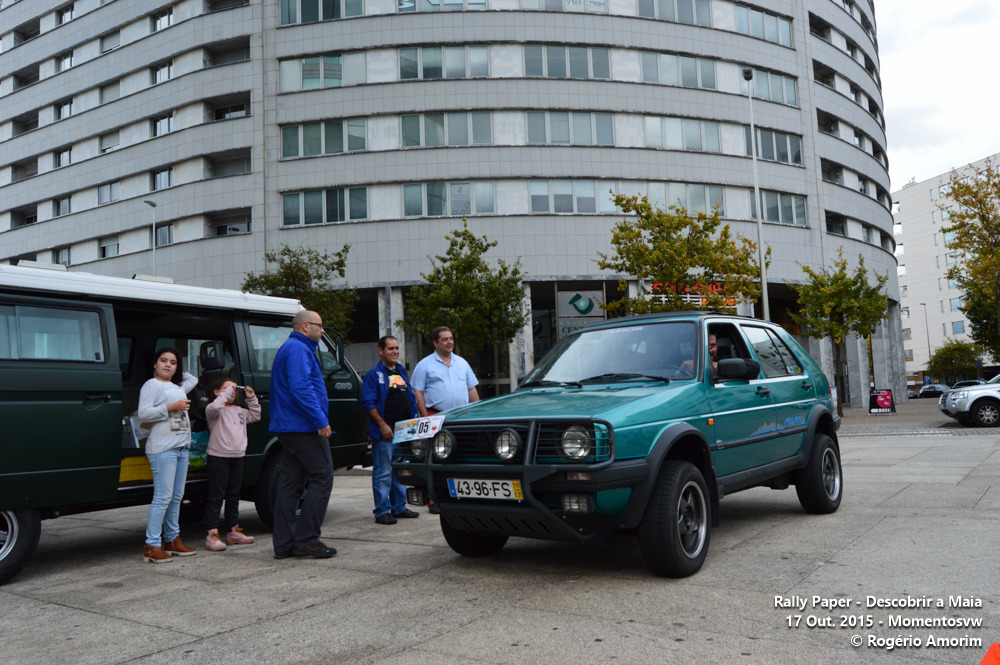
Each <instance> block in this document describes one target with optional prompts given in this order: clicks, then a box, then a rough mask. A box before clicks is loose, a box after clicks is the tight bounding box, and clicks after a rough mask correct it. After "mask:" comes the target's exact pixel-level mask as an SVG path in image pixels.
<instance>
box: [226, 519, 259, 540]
mask: <svg viewBox="0 0 1000 665" xmlns="http://www.w3.org/2000/svg"><path fill="white" fill-rule="evenodd" d="M252 542H253V536H248V535H246V534H245V533H243V529H241V528H240V526H239V525H238V524H237V525H236V526H234V527H233V528H232V529H230V530H229V533H227V534H226V543H227V544H229V545H249V544H250V543H252Z"/></svg>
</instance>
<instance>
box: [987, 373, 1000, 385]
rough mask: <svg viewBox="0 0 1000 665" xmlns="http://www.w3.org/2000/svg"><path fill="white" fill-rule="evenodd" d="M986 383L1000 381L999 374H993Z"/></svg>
mask: <svg viewBox="0 0 1000 665" xmlns="http://www.w3.org/2000/svg"><path fill="white" fill-rule="evenodd" d="M986 383H1000V374H997V375H996V376H994V377H993V378H992V379H990V380H989V381H987V382H986Z"/></svg>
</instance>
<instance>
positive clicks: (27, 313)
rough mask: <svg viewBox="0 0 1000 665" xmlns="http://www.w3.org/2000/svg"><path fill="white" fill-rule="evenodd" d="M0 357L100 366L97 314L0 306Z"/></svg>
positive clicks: (102, 352)
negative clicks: (95, 364)
mask: <svg viewBox="0 0 1000 665" xmlns="http://www.w3.org/2000/svg"><path fill="white" fill-rule="evenodd" d="M0 358H3V359H5V360H64V361H65V360H69V361H80V362H92V363H103V362H104V341H103V338H102V337H101V318H100V315H99V314H98V313H97V312H93V311H83V310H73V309H48V308H43V307H26V306H13V307H12V306H0Z"/></svg>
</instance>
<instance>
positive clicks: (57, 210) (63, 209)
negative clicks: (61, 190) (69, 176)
mask: <svg viewBox="0 0 1000 665" xmlns="http://www.w3.org/2000/svg"><path fill="white" fill-rule="evenodd" d="M70 198H71V197H69V196H63V197H60V198H58V199H54V200H53V201H52V216H53V217H62V216H63V215H68V214H69V213H70V211H71V209H70Z"/></svg>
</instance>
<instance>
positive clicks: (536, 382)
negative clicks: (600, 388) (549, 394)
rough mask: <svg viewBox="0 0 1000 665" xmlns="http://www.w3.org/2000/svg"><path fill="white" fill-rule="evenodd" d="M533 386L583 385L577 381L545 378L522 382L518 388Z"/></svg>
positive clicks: (577, 386) (579, 386)
mask: <svg viewBox="0 0 1000 665" xmlns="http://www.w3.org/2000/svg"><path fill="white" fill-rule="evenodd" d="M534 386H541V387H546V386H558V387H566V386H571V387H573V388H582V387H583V386H582V385H581V384H580V382H579V381H549V380H547V379H535V380H534V381H528V382H527V383H522V384H521V385H520V386H519V387H520V388H531V387H534Z"/></svg>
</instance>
